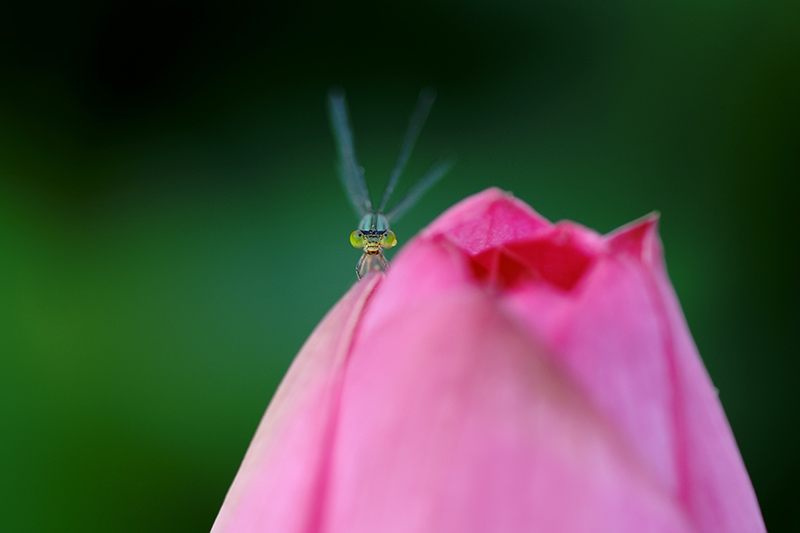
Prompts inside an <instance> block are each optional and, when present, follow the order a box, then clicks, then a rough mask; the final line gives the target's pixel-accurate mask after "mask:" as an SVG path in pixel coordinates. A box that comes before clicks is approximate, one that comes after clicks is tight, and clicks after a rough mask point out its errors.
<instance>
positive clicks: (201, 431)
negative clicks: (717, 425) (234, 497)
mask: <svg viewBox="0 0 800 533" xmlns="http://www.w3.org/2000/svg"><path fill="white" fill-rule="evenodd" d="M799 27H800V3H798V2H793V1H787V2H783V3H770V2H757V1H754V0H753V1H744V0H740V1H732V2H708V1H702V0H700V1H698V0H692V1H674V0H672V1H661V2H624V1H619V0H612V1H606V2H594V1H587V0H573V1H571V2H537V1H530V2H522V1H508V2H503V1H500V2H491V3H490V2H463V1H462V2H455V1H450V2H447V1H435V2H433V1H426V2H422V1H410V2H405V3H391V4H385V5H379V4H376V3H371V2H356V3H352V2H351V3H345V4H340V5H338V6H333V5H327V4H307V3H299V2H298V3H293V4H290V3H288V2H287V3H282V4H277V3H276V4H268V3H254V4H247V3H244V4H242V3H237V2H202V1H201V2H183V3H180V2H177V3H176V2H167V3H163V2H130V1H115V2H97V1H96V2H93V3H92V2H88V3H83V4H82V5H80V6H79V5H68V6H66V5H60V6H59V5H55V4H54V5H47V6H42V5H33V4H31V5H29V6H28V7H22V6H16V7H14V6H8V5H3V7H0V76H1V77H0V298H1V299H2V300H1V302H2V305H0V417H2V418H1V419H0V450H2V456H1V457H0V531H82V532H87V531H137V532H138V531H187V532H188V531H207V530H208V529H209V528H210V527H211V524H212V522H213V520H214V517H215V516H216V513H217V510H218V508H219V506H220V504H221V502H222V499H223V497H224V495H225V492H226V490H227V488H228V485H229V483H230V482H231V480H232V478H233V476H234V474H235V472H236V469H237V467H238V464H239V461H240V460H241V457H242V455H243V453H244V451H245V449H246V447H247V444H248V442H249V440H250V438H251V436H252V434H253V431H254V430H255V427H256V425H257V423H258V421H259V418H260V416H261V414H262V413H263V411H264V408H265V406H266V405H267V403H268V401H269V399H270V396H271V394H272V393H273V391H274V389H275V387H276V386H277V384H278V382H279V380H280V379H281V376H282V375H283V373H284V371H285V370H286V368H287V366H288V364H289V363H290V361H291V359H292V357H293V356H294V354H295V353H296V352H297V350H298V349H299V347H300V346H301V344H302V342H303V341H304V340H305V338H306V337H307V335H308V334H309V333H310V332H311V330H312V328H313V327H314V326H315V325H316V323H317V322H318V321H319V320H320V318H321V317H322V316H323V314H324V313H325V312H326V311H327V310H328V309H329V308H330V307H331V305H332V304H333V303H334V302H335V301H336V300H337V299H338V298H339V297H340V296H341V295H342V294H343V293H344V292H345V291H346V290H347V289H348V287H349V286H350V284H351V283H353V281H354V272H353V267H354V265H355V262H356V261H357V259H358V254H357V253H356V252H355V251H354V250H353V249H351V248H350V245H349V243H348V234H349V233H350V231H352V229H353V228H354V224H355V219H354V216H353V214H352V212H351V210H350V207H349V205H348V203H347V201H346V199H345V196H344V194H343V192H342V191H341V187H340V185H339V183H338V181H337V179H336V175H335V172H334V145H333V141H332V139H331V135H330V131H329V127H328V122H327V117H326V110H325V94H326V92H327V90H328V89H329V88H330V87H331V86H333V85H341V86H342V87H344V88H345V89H346V91H347V94H348V98H349V101H350V107H351V112H352V116H353V123H354V129H355V135H356V144H357V149H358V154H359V157H360V159H361V163H362V164H363V165H364V166H365V168H366V169H367V179H368V181H369V183H370V185H371V187H372V188H373V193H375V194H378V193H379V192H380V189H382V187H383V184H384V180H385V178H386V177H387V176H388V173H389V170H390V169H391V166H392V163H393V159H394V157H395V156H396V153H397V150H398V148H399V143H400V140H401V137H402V134H403V131H404V129H405V126H406V123H407V120H408V117H409V114H410V112H411V110H412V108H413V106H414V103H415V101H416V98H417V95H418V92H419V89H420V88H422V87H425V86H430V87H434V88H435V89H437V91H438V95H439V98H438V100H437V103H436V105H435V106H434V109H433V112H432V114H431V117H430V119H429V121H428V124H427V126H426V128H425V130H424V131H423V134H422V136H421V138H420V142H419V143H418V145H417V149H416V150H415V153H414V156H413V157H412V160H411V163H410V165H409V167H408V171H407V173H406V178H407V179H406V181H405V182H404V185H406V186H407V185H409V184H410V183H411V182H413V178H414V177H416V176H419V175H420V174H421V173H422V172H423V171H424V170H425V169H426V168H427V167H428V166H429V165H430V164H431V163H433V162H435V161H437V160H438V159H439V158H440V157H447V156H455V157H457V165H456V167H455V168H454V170H453V171H452V172H451V173H450V174H449V175H448V176H447V177H446V178H445V180H444V181H442V183H440V184H439V185H437V187H436V188H435V189H434V192H432V193H430V194H428V195H427V196H426V197H425V198H424V199H423V200H422V201H421V202H420V203H419V205H418V206H417V207H416V208H415V209H413V210H412V211H411V212H410V213H409V214H408V215H407V216H406V217H405V218H404V219H403V220H402V221H401V222H400V223H398V224H396V225H395V228H394V229H395V230H396V232H397V234H398V237H399V239H400V241H401V244H402V243H403V242H404V241H407V240H408V239H409V238H410V237H411V236H412V235H413V234H414V233H416V232H417V231H418V230H419V229H420V228H421V227H422V226H423V225H425V224H426V223H427V222H429V221H430V220H431V219H432V218H433V217H435V216H436V215H437V214H438V213H440V212H441V211H442V210H444V209H445V208H447V207H449V206H450V205H452V204H453V203H455V202H456V201H458V200H460V199H461V198H464V197H465V196H467V195H469V194H471V193H474V192H477V191H479V190H482V189H484V188H486V187H488V186H492V185H495V186H499V187H502V188H504V189H508V190H511V191H513V192H514V193H515V194H516V195H517V196H519V197H520V198H522V199H524V200H526V201H527V202H529V203H530V204H531V205H533V206H534V207H535V208H536V209H537V210H539V211H540V212H541V213H542V214H543V215H545V216H547V217H548V218H551V219H553V220H558V219H564V218H569V219H573V220H576V221H578V222H580V223H583V224H585V225H587V226H589V227H592V228H595V229H597V230H599V231H601V232H607V231H610V230H612V229H614V228H615V227H617V226H620V225H621V224H624V223H626V222H628V221H630V220H632V219H635V218H637V217H639V216H642V215H644V214H646V213H648V212H650V211H652V210H659V211H660V212H661V213H662V224H661V232H662V237H663V240H664V243H665V247H666V257H667V261H668V264H669V268H670V274H671V277H672V279H673V282H674V284H675V287H676V290H677V292H678V294H679V296H680V299H681V301H682V303H683V305H684V309H685V312H686V315H687V318H688V321H689V324H690V326H691V328H692V331H693V333H694V336H695V339H696V341H697V344H698V345H699V347H700V351H701V353H702V355H703V358H704V360H705V363H706V365H707V367H708V369H709V372H710V373H711V376H712V378H713V380H714V382H715V384H716V385H717V387H718V388H719V389H720V397H721V399H722V402H723V404H724V406H725V409H726V411H727V414H728V417H729V419H730V422H731V425H732V426H733V430H734V433H735V434H736V437H737V440H738V442H739V445H740V448H741V451H742V454H743V456H744V459H745V463H746V464H747V467H748V469H749V472H750V475H751V477H752V479H753V483H754V485H755V489H756V492H757V494H758V497H759V500H760V502H761V505H762V509H763V513H764V516H765V520H766V522H767V526H768V527H769V528H770V529H771V530H772V531H781V530H783V531H786V530H800V521H798V518H797V516H798V514H797V512H796V502H797V500H798V497H800V494H799V491H798V474H799V473H800V472H799V470H800V469H799V468H798V461H797V460H796V457H797V454H796V442H795V441H794V431H795V427H796V425H797V415H796V409H797V405H798V400H797V393H796V392H795V390H794V389H795V388H796V385H795V381H796V376H797V373H798V370H799V368H798V358H797V356H798V355H800V354H798V350H797V341H796V336H795V335H794V334H793V333H794V331H796V329H797V327H798V326H797V324H798V318H800V317H799V316H798V306H797V301H798V276H797V273H798V266H797V265H798V254H797V250H796V248H797V244H798V239H797V232H796V230H795V228H794V222H795V216H794V214H793V213H794V210H795V209H796V207H795V206H796V203H797V196H796V195H795V194H794V193H790V190H791V188H790V185H791V183H792V182H794V181H795V180H796V178H797V177H798V175H800V172H798V167H800V165H798V161H799V160H800V156H799V155H798V154H799V153H800V149H799V148H798V144H799V143H798V141H799V140H800V131H799V129H798V124H800V112H799V109H800V106H799V105H798V102H799V101H800V99H798V94H800V74H799V72H800V31H798V28H799ZM401 188H402V186H401ZM376 189H378V190H377V191H376Z"/></svg>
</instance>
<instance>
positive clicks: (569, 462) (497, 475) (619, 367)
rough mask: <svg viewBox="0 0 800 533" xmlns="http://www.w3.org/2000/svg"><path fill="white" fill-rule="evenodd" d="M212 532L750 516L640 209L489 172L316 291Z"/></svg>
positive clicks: (678, 521) (488, 527)
mask: <svg viewBox="0 0 800 533" xmlns="http://www.w3.org/2000/svg"><path fill="white" fill-rule="evenodd" d="M213 531H214V532H217V533H222V532H235V533H243V532H260V531H268V532H280V533H294V532H298V533H299V532H304V533H311V532H334V533H337V532H347V533H361V532H363V533H367V532H369V533H375V532H381V533H385V532H436V533H447V532H459V533H461V532H470V531H475V532H492V533H494V532H503V531H542V532H574V531H591V532H604V531H607V532H615V533H619V532H622V533H625V532H643V531H647V532H679V531H681V532H682V531H686V532H709V533H711V532H714V533H720V532H722V533H724V532H733V531H743V532H744V531H746V532H750V531H764V524H763V521H762V518H761V514H760V511H759V508H758V503H757V501H756V498H755V494H754V492H753V489H752V486H751V484H750V480H749V479H748V476H747V472H746V471H745V468H744V465H743V463H742V459H741V457H740V455H739V451H738V449H737V447H736V443H735V441H734V439H733V435H732V434H731V430H730V427H729V426H728V422H727V420H726V418H725V414H724V412H723V410H722V407H721V405H720V403H719V400H718V399H717V395H716V393H715V390H714V387H713V385H712V384H711V381H710V379H709V377H708V374H707V373H706V370H705V368H704V367H703V364H702V362H701V360H700V357H699V355H698V353H697V349H696V348H695V346H694V343H693V341H692V338H691V336H690V334H689V330H688V328H687V326H686V323H685V320H684V317H683V314H682V312H681V309H680V306H679V304H678V301H677V299H676V297H675V294H674V292H673V289H672V286H671V285H670V282H669V279H668V278H667V274H666V271H665V269H664V264H663V260H662V256H661V244H660V241H659V238H658V234H657V232H656V217H654V216H649V217H645V218H644V219H642V220H639V221H637V222H634V223H632V224H630V225H629V226H626V227H624V228H621V229H620V230H618V231H616V232H614V233H612V234H610V235H606V236H602V235H599V234H597V233H595V232H594V231H592V230H589V229H587V228H584V227H582V226H579V225H577V224H575V223H573V222H560V223H557V224H552V223H550V222H548V221H547V220H545V219H543V218H542V217H541V216H539V215H538V214H536V213H535V212H534V211H533V210H532V209H531V208H530V207H528V206H527V205H525V204H524V203H522V202H520V201H519V200H516V199H514V198H513V197H511V196H510V195H508V194H506V193H503V192H502V191H499V190H497V189H489V190H487V191H484V192H483V193H480V194H478V195H475V196H473V197H471V198H468V199H467V200H465V201H463V202H461V203H460V204H458V205H456V206H455V207H453V208H452V209H450V210H449V211H447V212H446V213H445V214H443V215H442V216H441V217H440V218H439V219H437V220H436V221H435V222H433V223H432V224H431V225H430V226H429V227H428V228H427V229H426V230H424V231H423V232H422V234H421V235H420V236H419V237H418V238H416V239H415V240H414V241H413V242H411V243H409V245H408V246H407V247H406V248H405V249H404V250H403V251H402V252H401V253H400V254H399V256H398V257H397V259H396V261H394V262H393V263H392V268H391V270H390V272H389V273H388V275H386V277H382V276H381V275H377V274H374V275H370V276H368V277H367V278H366V279H365V280H364V281H362V282H359V283H357V284H356V285H354V286H353V288H352V289H351V290H350V291H349V292H348V293H347V294H346V295H345V296H344V298H343V299H342V300H341V301H340V302H339V303H338V304H337V305H336V306H335V307H334V308H333V309H332V310H331V311H330V313H329V314H328V316H327V317H325V319H324V320H323V321H322V323H321V324H320V325H319V326H318V327H317V329H316V330H315V331H314V333H313V334H312V335H311V337H310V338H309V339H308V341H307V342H306V344H305V346H304V347H303V349H302V350H301V351H300V353H299V354H298V356H297V358H296V359H295V361H294V363H293V365H292V367H291V369H290V370H289V372H288V374H287V375H286V377H285V379H284V381H283V383H282V384H281V386H280V388H279V390H278V392H277V393H276V395H275V397H274V399H273V400H272V403H271V404H270V406H269V408H268V409H267V412H266V414H265V415H264V418H263V420H262V421H261V425H260V426H259V428H258V430H257V432H256V435H255V437H254V439H253V442H252V443H251V445H250V448H249V450H248V451H247V455H246V456H245V458H244V461H243V463H242V466H241V468H240V469H239V472H238V474H237V475H236V479H235V480H234V482H233V485H232V486H231V488H230V490H229V492H228V495H227V497H226V499H225V503H224V504H223V506H222V509H221V511H220V513H219V516H218V517H217V521H216V523H215V524H214V529H213Z"/></svg>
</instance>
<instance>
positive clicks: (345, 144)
mask: <svg viewBox="0 0 800 533" xmlns="http://www.w3.org/2000/svg"><path fill="white" fill-rule="evenodd" d="M328 111H329V112H330V117H331V128H333V136H334V137H335V138H336V146H337V148H338V149H339V177H340V178H341V180H342V185H344V189H345V191H346V192H347V196H348V197H349V198H350V203H351V204H353V207H354V208H355V210H356V213H357V214H358V216H359V217H363V216H364V215H366V214H367V213H369V212H371V211H372V203H371V202H370V201H369V190H368V189H367V183H366V181H364V169H363V168H362V167H361V166H360V165H359V164H358V161H357V160H356V153H355V150H354V148H353V133H352V130H351V129H350V120H349V119H348V114H347V102H346V101H345V98H344V92H343V91H342V90H341V89H332V90H331V91H330V92H329V93H328Z"/></svg>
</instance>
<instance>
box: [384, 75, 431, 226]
mask: <svg viewBox="0 0 800 533" xmlns="http://www.w3.org/2000/svg"><path fill="white" fill-rule="evenodd" d="M435 99H436V93H435V92H434V91H432V90H431V89H423V90H422V91H421V92H420V93H419V100H417V106H416V107H415V108H414V112H413V113H412V114H411V120H410V121H409V123H408V130H406V136H405V138H404V139H403V145H402V146H401V147H400V154H398V156H397V161H396V162H395V164H394V168H393V169H392V173H391V175H390V176H389V181H388V182H387V183H386V190H385V191H383V199H382V200H381V206H380V207H379V208H378V212H381V213H382V212H383V210H384V208H386V203H387V202H388V201H389V197H390V196H391V195H392V192H393V191H394V188H395V186H396V185H397V182H398V181H399V180H400V174H402V173H403V169H404V168H405V166H406V161H408V158H409V157H410V156H411V150H412V148H414V143H415V142H416V141H417V137H419V132H420V131H421V130H422V126H423V125H424V124H425V119H427V118H428V113H430V110H431V106H433V101H434V100H435Z"/></svg>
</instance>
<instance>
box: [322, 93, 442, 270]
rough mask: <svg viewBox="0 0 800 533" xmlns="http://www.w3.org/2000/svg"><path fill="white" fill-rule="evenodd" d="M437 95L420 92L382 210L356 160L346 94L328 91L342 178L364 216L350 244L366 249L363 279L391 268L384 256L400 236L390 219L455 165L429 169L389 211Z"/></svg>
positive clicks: (360, 262) (361, 267) (360, 265)
mask: <svg viewBox="0 0 800 533" xmlns="http://www.w3.org/2000/svg"><path fill="white" fill-rule="evenodd" d="M434 98H435V94H434V93H433V92H432V91H428V90H423V91H422V92H421V93H420V95H419V101H418V102H417V107H416V108H415V109H414V112H413V113H412V115H411V121H410V122H409V124H408V130H407V131H406V136H405V138H404V139H403V144H402V146H401V147H400V154H399V155H398V156H397V161H396V162H395V164H394V168H393V169H392V173H391V174H390V175H389V181H388V182H387V183H386V189H385V190H384V192H383V198H382V199H381V203H380V206H379V207H378V209H373V208H372V202H371V201H370V197H369V189H367V183H366V181H365V180H364V169H363V168H362V167H361V166H360V165H359V164H358V161H357V160H356V153H355V149H354V148H353V133H352V130H351V128H350V120H349V118H348V113H347V103H346V101H345V98H344V93H343V92H342V91H341V90H339V89H334V90H332V91H331V92H330V93H329V94H328V104H329V111H330V117H331V126H332V127H333V134H334V136H335V137H336V144H337V147H338V150H339V177H340V178H341V180H342V184H343V185H344V189H345V192H346V193H347V195H348V196H349V197H350V203H351V204H353V208H354V209H355V210H356V214H357V215H358V216H359V218H360V219H361V222H360V223H359V224H358V229H356V230H355V231H354V232H353V233H351V234H350V244H352V245H353V247H355V248H359V249H361V250H363V251H364V253H363V254H362V255H361V259H359V260H358V264H357V265H356V275H357V276H358V279H361V278H363V277H364V276H365V275H366V274H367V272H369V271H371V270H381V271H386V270H387V269H388V268H389V262H388V261H387V260H386V258H385V257H384V255H383V250H385V249H387V248H391V247H393V246H394V245H396V244H397V237H396V236H395V234H394V232H393V231H392V230H391V229H389V221H390V220H391V221H392V222H397V220H398V219H399V218H400V217H401V216H403V215H404V214H405V213H406V212H407V211H408V210H409V209H410V208H411V206H413V205H414V203H415V202H416V201H417V200H418V199H419V197H420V196H422V194H423V193H425V191H427V190H428V189H430V188H431V187H432V186H433V185H434V184H435V183H436V182H437V181H439V179H441V177H442V176H444V174H445V173H446V172H447V171H448V170H449V169H450V167H451V166H452V162H449V161H445V162H441V163H439V164H437V165H436V166H434V167H433V168H431V169H430V170H428V172H427V173H426V174H424V175H423V176H422V178H420V180H419V181H418V182H417V183H416V184H415V185H414V186H413V187H411V189H409V191H408V193H406V195H405V196H404V197H403V198H402V199H401V200H400V201H398V202H397V203H396V204H394V206H393V207H392V208H391V209H389V210H388V211H386V212H385V209H386V207H387V203H388V201H389V197H390V196H391V195H392V192H393V191H394V188H395V186H396V185H397V182H398V180H399V179H400V174H401V173H402V172H403V168H404V167H405V165H406V161H407V160H408V158H409V156H410V155H411V149H412V148H413V147H414V142H415V141H416V140H417V137H418V136H419V132H420V130H422V126H423V124H424V123H425V119H426V118H427V117H428V113H429V112H430V110H431V106H432V105H433V100H434Z"/></svg>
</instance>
